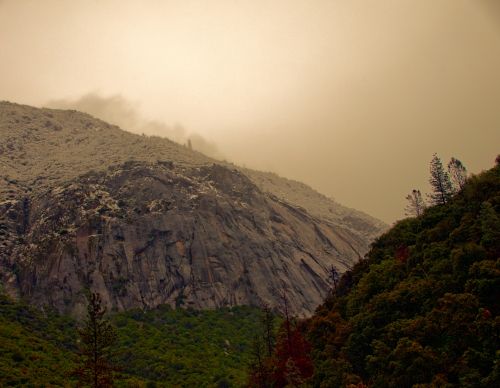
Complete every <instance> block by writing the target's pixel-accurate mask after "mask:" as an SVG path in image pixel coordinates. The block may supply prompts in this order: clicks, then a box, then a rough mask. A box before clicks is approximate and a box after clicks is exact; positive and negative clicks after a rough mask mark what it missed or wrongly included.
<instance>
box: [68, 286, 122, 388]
mask: <svg viewBox="0 0 500 388" xmlns="http://www.w3.org/2000/svg"><path fill="white" fill-rule="evenodd" d="M101 303H102V302H101V297H100V296H99V294H98V293H91V294H90V295H89V297H88V306H87V316H86V319H85V322H84V325H83V327H82V328H81V329H79V330H78V334H79V336H80V342H79V344H78V348H79V367H78V368H77V369H76V370H75V371H74V373H73V374H74V375H75V376H76V377H77V378H78V382H79V384H78V386H90V387H93V388H97V387H99V388H104V387H112V386H113V373H114V372H115V371H116V368H115V367H114V366H113V365H112V363H111V347H112V345H113V344H114V343H115V342H116V333H115V330H114V329H113V327H112V326H111V324H110V323H109V321H108V320H106V319H104V314H105V313H106V309H105V308H103V307H102V305H101Z"/></svg>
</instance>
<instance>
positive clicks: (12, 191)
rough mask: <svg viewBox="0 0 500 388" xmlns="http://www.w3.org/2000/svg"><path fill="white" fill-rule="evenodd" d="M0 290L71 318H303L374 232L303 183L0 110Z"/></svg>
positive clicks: (83, 124) (112, 129)
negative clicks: (275, 313)
mask: <svg viewBox="0 0 500 388" xmlns="http://www.w3.org/2000/svg"><path fill="white" fill-rule="evenodd" d="M0 134H1V138H2V141H1V143H0V166H1V176H0V236H1V241H0V248H1V250H0V281H1V284H2V287H3V289H4V291H5V292H7V293H8V294H10V295H11V296H14V297H16V298H20V297H22V298H24V299H27V300H29V301H30V302H31V303H34V304H36V305H40V306H42V305H50V306H54V307H56V308H57V309H58V310H59V311H61V312H69V313H72V314H79V313H81V311H82V309H83V307H84V304H85V298H84V293H85V290H88V289H92V290H93V291H98V292H99V293H100V294H101V296H102V297H103V299H104V301H105V303H106V304H107V305H108V307H109V308H111V309H114V310H125V309H130V308H134V307H140V308H152V307H155V306H158V305H161V304H170V305H177V306H191V307H194V308H213V307H221V306H226V305H237V304H250V305H258V304H260V303H262V302H265V303H269V304H271V305H272V306H277V304H278V303H279V298H278V291H279V289H281V288H283V287H284V288H286V289H287V291H288V293H289V295H290V297H289V299H290V303H291V308H292V310H293V311H294V312H296V313H298V314H309V313H311V312H312V311H313V310H314V308H315V307H316V306H317V305H318V304H319V303H320V302H321V300H322V298H323V297H324V296H325V295H326V294H327V292H328V290H329V289H330V284H329V281H328V279H327V278H328V277H327V271H328V269H329V268H330V267H331V266H332V265H333V266H335V267H336V268H337V269H338V270H339V271H340V272H344V271H345V270H347V269H348V268H350V267H351V266H352V265H353V264H354V263H356V262H357V261H358V260H359V259H360V258H362V257H363V255H364V254H365V253H366V252H367V250H368V247H369V244H370V242H371V241H372V239H373V238H374V237H375V236H376V235H377V234H380V233H381V232H382V231H383V230H384V228H385V225H384V224H383V223H382V222H380V221H377V220H375V219H373V218H372V217H369V216H367V215H365V214H363V213H361V212H358V211H355V210H351V209H348V208H345V207H342V206H340V205H339V204H337V203H336V202H334V201H332V200H330V199H328V198H327V197H324V196H322V195H320V194H318V193H316V192H315V191H314V190H312V189H310V188H309V187H307V186H306V185H303V184H301V183H299V182H295V181H290V180H287V179H284V178H280V177H278V176H277V175H275V174H271V173H263V172H258V171H252V170H248V169H242V168H239V167H237V166H234V165H232V164H229V163H226V162H219V161H216V160H213V159H210V158H208V157H206V156H204V155H203V154H201V153H198V152H196V151H192V150H190V149H188V148H186V147H183V146H181V145H179V144H176V143H174V142H172V141H169V140H168V139H163V138H159V137H146V136H139V135H134V134H131V133H128V132H125V131H123V130H121V129H120V128H118V127H116V126H112V125H109V124H107V123H105V122H103V121H101V120H98V119H95V118H93V117H91V116H89V115H87V114H84V113H81V112H77V111H64V110H52V109H37V108H33V107H29V106H23V105H18V104H13V103H9V102H1V103H0Z"/></svg>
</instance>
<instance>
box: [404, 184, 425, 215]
mask: <svg viewBox="0 0 500 388" xmlns="http://www.w3.org/2000/svg"><path fill="white" fill-rule="evenodd" d="M406 199H407V201H408V204H407V205H406V207H405V214H406V215H407V216H410V217H419V216H421V215H422V214H423V213H424V210H425V208H426V204H425V200H424V198H423V197H422V193H421V192H420V190H416V189H413V190H412V192H411V193H410V194H408V195H407V196H406Z"/></svg>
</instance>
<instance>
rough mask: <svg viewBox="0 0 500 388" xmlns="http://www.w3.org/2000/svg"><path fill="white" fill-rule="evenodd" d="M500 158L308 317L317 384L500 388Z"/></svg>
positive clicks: (408, 224) (399, 234)
mask: <svg viewBox="0 0 500 388" xmlns="http://www.w3.org/2000/svg"><path fill="white" fill-rule="evenodd" d="M498 162H500V158H499V159H497V165H496V167H494V168H493V169H491V170H490V171H487V172H485V173H483V174H481V175H479V176H477V177H472V178H470V179H469V180H468V182H467V184H466V186H465V188H464V189H463V190H462V191H461V192H460V193H459V194H457V195H456V196H455V197H454V198H453V199H452V200H451V201H450V203H448V204H446V205H444V206H435V207H432V208H429V209H427V210H426V211H425V213H424V214H423V215H422V216H420V217H418V218H413V219H406V220H403V221H401V222H399V223H398V224H396V225H395V226H394V227H393V228H392V229H391V230H390V231H389V232H387V233H386V234H384V235H383V236H381V237H380V238H379V239H378V240H377V241H376V242H375V243H374V245H373V248H372V249H371V251H370V252H369V254H368V255H367V257H368V259H367V260H363V261H362V262H360V263H358V264H356V266H355V267H354V269H353V270H352V271H349V272H348V273H346V274H344V276H343V277H342V279H341V282H340V285H339V287H338V288H337V291H336V293H335V295H333V296H331V297H329V298H328V299H327V301H326V302H325V303H324V304H323V305H322V306H321V307H320V308H318V310H317V312H316V313H315V315H314V316H313V317H312V318H311V319H310V320H309V322H308V327H309V328H308V336H309V339H310V340H311V343H312V345H313V352H312V355H313V358H314V361H315V367H316V370H315V376H314V382H313V386H318V387H319V386H328V387H334V386H335V387H337V386H338V387H343V386H347V385H349V384H358V383H360V382H361V381H363V382H364V384H367V385H368V386H370V387H371V386H373V387H412V386H413V387H417V386H418V387H431V386H432V387H438V386H439V387H457V386H460V387H498V386H500V358H499V355H500V354H499V351H498V350H499V349H500V341H499V335H498V333H499V330H500V298H499V297H500V164H498Z"/></svg>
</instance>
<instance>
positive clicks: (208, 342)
mask: <svg viewBox="0 0 500 388" xmlns="http://www.w3.org/2000/svg"><path fill="white" fill-rule="evenodd" d="M263 315H264V314H263V313H261V311H260V310H259V309H257V308H252V307H244V306H242V307H234V308H223V309H217V310H207V311H194V310H184V309H175V310H174V309H171V308H170V307H168V306H163V307H159V308H157V309H153V310H149V311H140V310H131V311H127V312H124V313H115V314H113V315H111V316H110V323H111V324H112V325H113V326H114V327H115V330H116V334H117V342H116V345H115V346H114V348H115V358H114V361H115V364H116V365H117V366H118V367H119V373H118V376H117V378H116V379H115V380H116V381H115V385H116V386H117V387H239V386H243V385H244V384H245V383H246V381H247V368H248V363H249V362H250V358H251V344H252V337H253V335H254V334H255V333H256V332H257V330H258V328H259V322H260V321H261V320H262V319H263ZM77 339H78V331H77V322H76V321H75V320H73V319H71V318H69V317H67V316H61V315H59V314H56V313H55V312H51V311H47V310H45V311H42V310H38V309H36V308H34V307H32V306H28V305H26V304H24V303H22V302H13V301H12V300H10V299H9V298H7V297H5V296H2V295H1V294H0V386H1V387H10V386H12V387H30V386H31V387H44V386H45V387H53V386H61V387H62V386H75V385H76V384H77V378H76V376H74V375H72V373H71V372H72V371H73V370H75V368H77V367H78V364H77V363H76V360H77V354H78V353H77V352H78V349H77V348H76V347H75V343H76V342H77Z"/></svg>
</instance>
